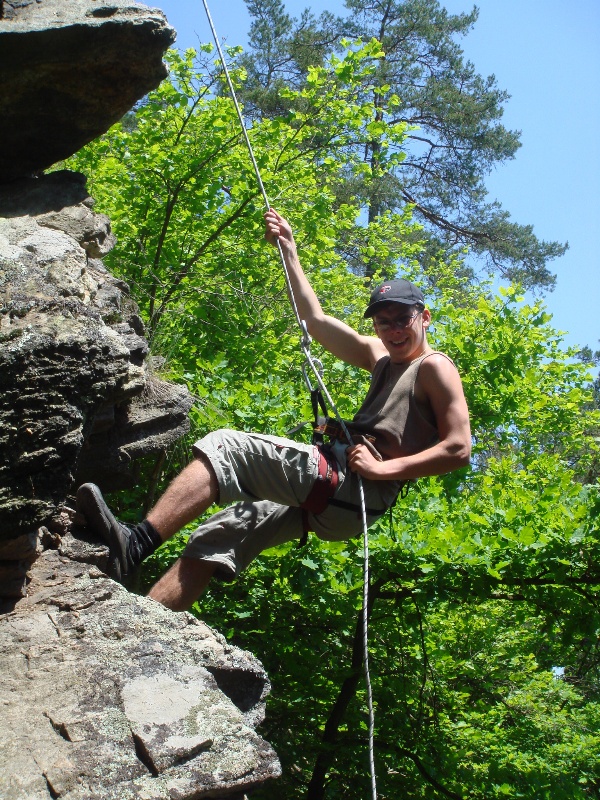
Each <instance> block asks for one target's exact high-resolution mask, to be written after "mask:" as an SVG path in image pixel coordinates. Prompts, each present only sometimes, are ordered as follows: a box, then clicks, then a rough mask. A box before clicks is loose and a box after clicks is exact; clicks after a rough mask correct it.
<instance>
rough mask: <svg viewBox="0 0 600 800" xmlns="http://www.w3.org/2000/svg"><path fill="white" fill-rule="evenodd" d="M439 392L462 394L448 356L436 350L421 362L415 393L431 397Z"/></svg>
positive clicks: (456, 374) (458, 380) (452, 362)
mask: <svg viewBox="0 0 600 800" xmlns="http://www.w3.org/2000/svg"><path fill="white" fill-rule="evenodd" d="M441 390H445V391H450V392H452V391H456V390H460V391H461V392H462V381H461V379H460V375H459V372H458V369H457V368H456V365H455V363H454V361H452V359H451V358H450V356H447V355H446V354H445V353H441V352H439V351H437V350H436V351H434V352H432V353H430V354H429V355H427V356H426V357H425V358H424V359H423V361H422V362H421V365H420V367H419V374H418V377H417V382H416V385H415V391H416V393H417V394H421V393H422V395H423V396H430V397H431V395H432V394H434V393H437V392H440V391H441Z"/></svg>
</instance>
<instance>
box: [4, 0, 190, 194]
mask: <svg viewBox="0 0 600 800" xmlns="http://www.w3.org/2000/svg"><path fill="white" fill-rule="evenodd" d="M0 12H1V13H0V75H2V81H0V145H1V146H0V183H3V182H6V181H10V180H14V179H15V178H19V177H23V176H30V175H32V174H34V173H38V172H40V171H41V170H44V169H47V168H48V167H50V166H51V165H52V164H54V163H56V162H57V161H61V160H62V159H65V158H67V157H68V156H70V155H73V153H76V152H77V150H79V149H80V148H81V147H83V146H84V145H85V144H87V143H88V142H91V141H92V139H95V138H96V137H97V136H100V135H101V134H102V133H104V132H105V131H107V130H108V128H109V127H110V126H111V125H113V124H114V123H115V122H117V121H118V120H119V119H121V117H122V116H123V115H124V114H125V113H126V112H127V111H129V110H130V109H131V107H132V106H133V105H134V104H135V102H136V101H137V100H139V99H140V98H141V97H143V96H144V95H145V94H147V93H148V92H149V91H151V90H152V89H154V88H156V86H158V84H159V83H160V81H161V80H162V79H163V78H165V77H166V74H167V73H166V68H165V65H164V64H163V61H162V56H163V54H164V52H165V50H166V49H167V48H168V47H169V46H170V45H171V44H172V43H173V42H174V41H175V31H174V30H173V28H171V27H170V26H169V25H168V23H167V21H166V19H165V17H164V14H163V13H162V12H161V11H160V10H159V9H155V8H154V9H152V8H148V7H147V6H144V5H141V4H138V3H132V2H123V0H0Z"/></svg>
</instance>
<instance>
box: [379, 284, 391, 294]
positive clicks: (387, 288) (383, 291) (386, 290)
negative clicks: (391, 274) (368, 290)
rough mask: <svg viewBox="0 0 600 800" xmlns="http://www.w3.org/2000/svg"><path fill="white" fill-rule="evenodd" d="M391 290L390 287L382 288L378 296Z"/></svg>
mask: <svg viewBox="0 0 600 800" xmlns="http://www.w3.org/2000/svg"><path fill="white" fill-rule="evenodd" d="M391 288H392V287H391V286H382V287H381V289H380V290H379V294H385V293H386V292H389V290H390V289H391Z"/></svg>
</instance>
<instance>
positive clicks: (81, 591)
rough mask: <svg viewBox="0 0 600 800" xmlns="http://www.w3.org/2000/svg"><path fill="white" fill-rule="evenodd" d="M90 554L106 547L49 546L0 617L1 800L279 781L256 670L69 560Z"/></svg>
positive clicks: (199, 629)
mask: <svg viewBox="0 0 600 800" xmlns="http://www.w3.org/2000/svg"><path fill="white" fill-rule="evenodd" d="M82 547H84V548H86V547H87V549H88V552H87V553H83V554H81V552H80V557H87V558H89V559H90V561H93V560H94V558H96V559H97V558H98V555H99V554H100V555H101V554H102V551H103V549H104V548H102V547H96V550H95V551H94V550H93V545H85V544H83V543H81V542H79V541H77V540H73V539H71V538H70V537H67V538H66V540H65V543H64V545H63V546H61V548H60V549H59V550H46V551H45V552H44V553H43V554H42V555H41V557H40V558H39V559H38V560H37V561H36V563H35V564H34V566H33V569H32V582H31V585H30V587H29V594H28V597H26V598H24V599H22V600H20V601H19V602H18V603H17V604H16V606H15V608H14V610H13V611H12V612H10V613H7V614H4V615H3V616H0V653H1V654H2V655H1V656H0V663H1V669H0V687H1V688H0V698H1V700H0V730H2V731H3V732H5V733H4V735H3V736H2V737H0V763H2V764H3V765H4V767H3V769H2V771H1V772H0V796H1V797H2V798H3V800H50V798H61V800H113V798H114V800H117V798H118V800H128V798H138V799H139V798H143V799H144V800H161V799H162V798H173V799H174V800H175V799H176V798H177V799H178V800H188V799H189V800H192V798H203V797H213V798H218V797H223V798H225V797H228V798H231V797H234V796H235V797H238V798H241V797H242V796H243V794H244V793H245V792H246V791H248V790H250V789H252V788H253V787H256V786H257V785H260V784H262V783H264V782H265V781H267V780H270V779H272V778H274V777H276V776H277V775H278V774H279V763H278V760H277V757H276V755H275V753H274V751H273V750H272V748H271V747H270V745H268V744H267V743H266V742H265V741H264V740H263V739H261V737H260V736H259V735H258V734H257V733H256V731H255V730H254V728H255V726H256V725H257V724H258V723H259V722H260V721H261V720H262V718H263V715H264V703H265V697H266V695H267V693H268V691H269V682H268V679H267V676H266V674H265V673H264V670H263V668H262V666H261V665H260V663H259V662H258V661H257V660H256V659H255V658H254V657H253V656H251V655H250V654H248V653H245V652H244V651H241V650H238V649H237V648H234V647H231V646H229V645H228V644H227V643H226V642H225V640H224V639H223V637H221V636H220V635H218V634H216V633H215V632H214V631H212V629H210V628H209V627H208V626H206V625H204V624H203V623H202V622H200V621H198V620H197V619H195V618H194V617H192V616H191V615H189V614H186V613H184V614H175V613H173V612H171V611H168V610H167V609H165V608H163V607H162V606H161V605H159V604H158V603H155V602H154V601H152V600H149V599H147V598H144V597H138V596H137V595H133V594H130V593H129V592H127V591H126V590H125V589H123V588H122V587H121V586H119V585H118V584H116V583H115V582H113V581H112V580H110V579H109V578H107V577H106V576H105V575H104V573H103V572H102V571H101V570H100V569H99V568H98V567H97V566H95V565H94V564H92V563H90V562H89V561H79V562H77V561H74V560H72V558H69V557H68V556H67V555H66V554H67V553H69V555H71V556H72V555H73V552H72V551H73V549H75V550H77V549H79V550H80V551H81V548H82ZM6 732H10V735H6ZM6 765H10V768H7V766H6Z"/></svg>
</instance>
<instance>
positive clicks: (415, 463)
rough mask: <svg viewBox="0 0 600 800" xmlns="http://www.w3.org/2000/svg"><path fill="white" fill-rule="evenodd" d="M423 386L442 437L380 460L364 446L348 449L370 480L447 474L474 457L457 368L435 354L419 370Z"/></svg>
mask: <svg viewBox="0 0 600 800" xmlns="http://www.w3.org/2000/svg"><path fill="white" fill-rule="evenodd" d="M418 381H419V389H420V390H421V391H422V392H423V393H424V394H425V395H426V397H427V398H428V400H429V402H430V404H431V406H432V409H433V412H434V414H435V418H436V422H437V428H438V431H439V436H440V440H439V442H438V443H437V444H435V445H434V446H433V447H429V448H427V450H423V451H421V452H420V453H415V454H414V455H410V456H403V457H401V458H392V459H389V460H387V461H377V460H376V459H375V458H374V457H373V455H372V454H371V453H370V451H369V450H368V448H366V447H365V446H364V445H356V446H355V447H353V448H350V449H349V451H348V464H349V466H350V469H352V470H353V471H354V472H358V473H359V474H360V475H362V477H363V478H367V479H369V480H411V479H415V478H424V477H426V476H427V475H443V474H444V473H446V472H452V470H455V469H458V468H459V467H464V466H466V465H467V464H468V463H469V460H470V457H471V426H470V423H469V412H468V409H467V403H466V400H465V396H464V392H463V388H462V383H461V380H460V376H459V374H458V371H457V370H456V367H455V366H454V365H453V364H452V363H451V362H450V361H449V360H448V359H447V358H445V357H444V356H442V355H438V354H433V355H431V356H429V358H426V359H425V360H424V361H423V363H422V364H421V366H420V369H419V376H418Z"/></svg>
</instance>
